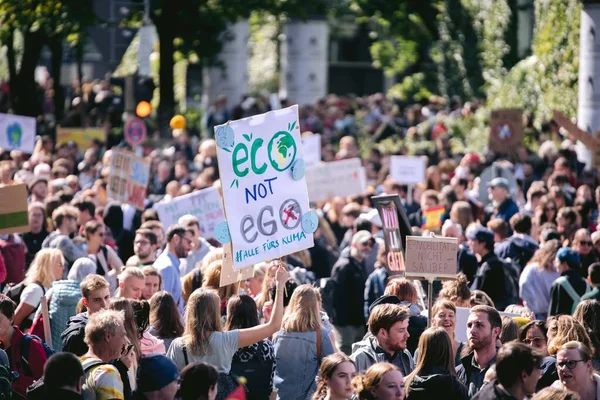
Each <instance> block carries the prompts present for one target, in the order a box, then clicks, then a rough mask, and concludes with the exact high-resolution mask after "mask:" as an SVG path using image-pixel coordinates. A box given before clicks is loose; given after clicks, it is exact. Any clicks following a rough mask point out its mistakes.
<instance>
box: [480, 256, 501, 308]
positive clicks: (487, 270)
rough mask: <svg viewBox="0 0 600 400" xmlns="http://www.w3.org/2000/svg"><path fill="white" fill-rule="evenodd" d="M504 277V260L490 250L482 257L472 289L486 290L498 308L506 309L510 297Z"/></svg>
mask: <svg viewBox="0 0 600 400" xmlns="http://www.w3.org/2000/svg"><path fill="white" fill-rule="evenodd" d="M504 279H505V274H504V261H502V260H500V259H499V258H498V256H496V254H494V252H493V251H490V252H489V253H487V254H486V255H485V256H483V257H482V258H481V263H480V264H479V269H478V270H477V275H476V276H475V280H474V281H473V284H472V285H471V289H473V290H482V291H484V292H485V293H487V295H488V296H490V298H491V299H492V301H493V302H494V304H495V305H496V308H497V309H498V310H504V307H506V305H507V304H505V303H506V300H507V297H508V294H507V293H506V287H505V284H504ZM502 304H504V307H501V305H502Z"/></svg>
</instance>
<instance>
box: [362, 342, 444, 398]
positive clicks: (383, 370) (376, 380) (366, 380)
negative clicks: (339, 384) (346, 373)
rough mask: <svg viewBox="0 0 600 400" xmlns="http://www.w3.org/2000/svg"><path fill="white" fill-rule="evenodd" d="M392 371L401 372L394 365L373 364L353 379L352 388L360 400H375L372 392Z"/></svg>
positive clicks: (385, 363)
mask: <svg viewBox="0 0 600 400" xmlns="http://www.w3.org/2000/svg"><path fill="white" fill-rule="evenodd" d="M446 336H447V334H446ZM390 371H400V369H399V368H398V367H396V366H395V365H394V364H390V363H387V362H380V363H376V364H373V365H372V366H371V368H369V369H368V370H367V372H365V374H364V375H357V376H355V377H354V379H352V386H354V390H356V394H358V398H359V399H360V400H375V397H374V396H373V394H372V393H371V390H373V389H374V388H376V387H377V385H379V384H380V383H381V380H382V379H383V377H384V375H385V374H387V373H388V372H390Z"/></svg>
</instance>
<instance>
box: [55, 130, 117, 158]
mask: <svg viewBox="0 0 600 400" xmlns="http://www.w3.org/2000/svg"><path fill="white" fill-rule="evenodd" d="M94 140H97V141H99V142H102V143H104V142H106V131H105V129H104V128H63V127H56V143H57V144H61V143H68V142H75V143H77V149H78V150H79V152H81V153H83V152H85V151H86V150H87V149H89V148H90V147H91V146H92V142H93V141H94Z"/></svg>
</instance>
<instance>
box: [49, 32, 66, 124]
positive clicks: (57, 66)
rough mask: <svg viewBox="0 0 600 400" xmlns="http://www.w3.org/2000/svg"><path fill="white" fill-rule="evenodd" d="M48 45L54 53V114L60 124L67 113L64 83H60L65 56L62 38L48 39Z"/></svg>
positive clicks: (52, 65) (52, 62)
mask: <svg viewBox="0 0 600 400" xmlns="http://www.w3.org/2000/svg"><path fill="white" fill-rule="evenodd" d="M48 47H49V48H50V52H51V53H52V61H51V67H52V78H53V79H52V80H53V87H52V89H54V98H53V100H54V115H55V117H56V123H57V124H59V125H60V124H61V123H62V119H63V117H64V113H65V93H64V91H63V87H62V85H61V84H60V80H61V79H60V76H61V69H62V56H63V48H62V40H61V39H51V40H49V41H48Z"/></svg>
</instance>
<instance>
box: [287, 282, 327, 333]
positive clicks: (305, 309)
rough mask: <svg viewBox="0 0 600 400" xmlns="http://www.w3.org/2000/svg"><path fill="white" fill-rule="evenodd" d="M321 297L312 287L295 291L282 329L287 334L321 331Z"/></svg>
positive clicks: (303, 287) (304, 287) (302, 286)
mask: <svg viewBox="0 0 600 400" xmlns="http://www.w3.org/2000/svg"><path fill="white" fill-rule="evenodd" d="M320 310H321V295H320V294H319V291H318V289H316V288H314V287H312V286H310V285H300V286H298V287H297V288H296V290H294V293H293V294H292V298H291V299H290V304H289V305H288V307H287V309H286V310H285V315H284V316H283V322H282V324H281V327H282V328H283V330H284V331H287V332H315V331H317V330H319V329H321V317H320V315H319V311H320Z"/></svg>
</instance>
